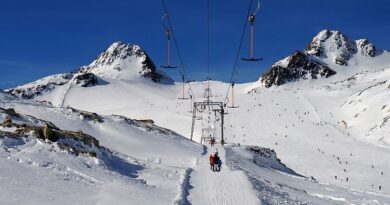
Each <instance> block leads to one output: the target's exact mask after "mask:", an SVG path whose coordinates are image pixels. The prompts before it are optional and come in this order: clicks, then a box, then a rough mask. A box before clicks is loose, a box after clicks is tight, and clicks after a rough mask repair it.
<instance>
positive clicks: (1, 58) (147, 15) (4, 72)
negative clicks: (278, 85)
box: [0, 0, 390, 89]
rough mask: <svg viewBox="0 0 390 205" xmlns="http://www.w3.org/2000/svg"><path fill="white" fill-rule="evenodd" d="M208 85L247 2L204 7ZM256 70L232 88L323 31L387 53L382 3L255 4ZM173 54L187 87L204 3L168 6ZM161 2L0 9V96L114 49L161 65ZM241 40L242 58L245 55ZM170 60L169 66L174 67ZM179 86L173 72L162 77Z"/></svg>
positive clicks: (217, 75)
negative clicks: (122, 47) (139, 51)
mask: <svg viewBox="0 0 390 205" xmlns="http://www.w3.org/2000/svg"><path fill="white" fill-rule="evenodd" d="M211 1H212V11H211V12H212V13H211V26H212V27H211V53H212V57H211V78H212V79H217V80H224V81H227V80H228V79H229V76H230V73H231V69H232V65H233V62H234V56H235V52H236V50H237V46H238V42H239V37H240V33H241V29H242V26H243V21H244V17H245V13H246V10H247V7H248V3H249V1H245V0H228V1H226V0H211ZM261 3H262V8H261V10H260V12H259V13H258V14H257V21H256V34H255V35H256V37H255V38H256V42H255V44H256V47H255V53H256V55H257V56H261V57H263V58H264V59H265V60H264V61H261V62H257V63H247V62H246V63H244V62H240V63H239V65H238V68H237V69H238V78H237V80H238V81H239V82H249V81H255V80H256V79H257V78H258V77H259V76H260V75H261V74H262V73H263V72H264V71H265V70H266V69H267V68H269V67H270V65H272V64H273V63H274V62H275V61H277V60H279V59H281V58H283V57H285V56H287V55H289V54H290V53H291V52H292V51H294V50H296V49H304V48H305V47H306V45H307V44H308V43H309V42H310V40H311V39H312V37H313V36H314V35H315V34H317V33H318V32H319V31H320V30H322V29H332V30H341V31H342V32H344V33H345V34H346V35H348V36H349V37H350V38H352V39H358V38H368V39H369V40H370V41H372V42H373V43H374V44H375V45H376V46H377V47H379V48H382V49H389V48H390V39H389V36H390V26H389V22H390V15H389V11H390V1H389V0H327V1H324V0H294V1H292V0H262V1H261ZM168 9H169V11H170V16H171V19H172V22H173V26H174V29H175V31H176V35H177V38H178V42H179V46H180V48H181V50H182V55H183V58H184V61H185V65H186V68H187V71H188V75H189V76H188V77H189V78H190V79H193V80H202V79H205V78H206V73H207V66H206V65H207V52H206V48H207V15H206V14H207V0H196V1H185V0H184V1H183V0H168ZM162 13H163V11H162V3H161V1H160V0H110V1H101V0H83V1H74V0H67V1H48V0H35V1H29V0H13V1H2V3H1V7H0V70H1V72H0V88H2V89H4V88H9V87H12V86H16V85H18V84H22V83H26V82H30V81H33V80H36V79H38V78H41V77H44V76H47V75H50V74H55V73H64V72H68V71H71V70H73V69H75V68H78V67H80V66H82V65H86V64H89V63H90V62H91V61H92V60H93V59H94V58H95V57H96V56H97V55H98V54H99V53H100V52H102V51H103V50H104V49H106V48H107V47H108V46H109V45H110V44H111V43H112V42H114V41H123V42H128V43H135V44H139V45H141V47H143V48H144V49H145V50H146V51H147V52H148V54H149V55H150V56H151V58H152V59H153V61H154V62H155V64H156V65H160V64H165V63H166V62H165V61H166V60H165V59H166V53H165V52H166V51H165V49H166V41H165V34H164V31H163V29H162V26H161V24H160V19H161V16H162ZM248 37H249V36H248V35H246V38H245V42H244V48H243V52H242V54H241V56H247V55H248V45H249V42H248V40H249V39H248ZM175 55H176V54H175V53H173V60H172V61H173V63H174V64H175V63H176V64H177V63H178V59H177V57H176V56H175ZM168 73H169V74H170V75H171V76H172V77H174V78H175V79H177V80H178V79H179V74H178V71H168Z"/></svg>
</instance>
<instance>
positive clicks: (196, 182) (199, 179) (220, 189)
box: [188, 146, 260, 205]
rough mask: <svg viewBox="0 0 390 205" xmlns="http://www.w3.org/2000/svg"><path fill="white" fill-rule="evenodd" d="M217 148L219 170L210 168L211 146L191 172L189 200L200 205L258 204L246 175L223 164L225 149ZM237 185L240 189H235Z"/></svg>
mask: <svg viewBox="0 0 390 205" xmlns="http://www.w3.org/2000/svg"><path fill="white" fill-rule="evenodd" d="M217 149H218V154H219V156H220V158H221V160H222V167H221V171H220V172H213V171H211V170H210V164H209V162H208V157H209V154H210V153H211V152H212V150H213V148H211V149H208V153H207V154H206V155H203V156H201V157H200V159H199V161H198V165H197V167H195V168H194V170H193V172H192V174H191V178H190V183H191V186H192V187H193V188H192V189H190V190H189V193H190V195H189V197H188V200H189V202H191V204H202V205H207V204H210V205H215V204H224V205H233V204H245V205H251V204H260V201H259V199H258V198H257V196H256V193H255V192H254V190H253V188H252V185H251V184H250V183H249V181H248V178H247V176H246V175H245V174H244V173H243V172H241V171H232V170H231V169H230V168H229V167H228V166H227V165H226V164H225V162H226V158H225V149H224V148H223V147H221V146H218V147H217ZM237 187H239V188H240V189H239V190H237Z"/></svg>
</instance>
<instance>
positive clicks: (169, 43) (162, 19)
mask: <svg viewBox="0 0 390 205" xmlns="http://www.w3.org/2000/svg"><path fill="white" fill-rule="evenodd" d="M167 16H168V14H167V13H165V14H164V15H163V17H162V18H161V24H162V26H163V27H164V30H165V34H166V35H167V40H168V44H167V45H168V46H167V50H168V51H167V55H168V56H167V61H168V62H167V65H162V66H160V67H162V68H166V69H174V68H177V66H172V65H171V29H169V28H168V26H166V25H165V23H164V19H165V18H167Z"/></svg>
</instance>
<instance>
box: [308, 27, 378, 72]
mask: <svg viewBox="0 0 390 205" xmlns="http://www.w3.org/2000/svg"><path fill="white" fill-rule="evenodd" d="M305 52H307V53H308V54H310V55H314V56H317V57H321V58H328V59H330V61H331V62H333V63H336V64H338V65H341V66H347V65H348V61H349V59H350V58H351V57H352V56H353V55H355V54H357V53H359V54H361V55H362V56H368V57H374V56H375V55H376V48H375V46H374V45H373V44H371V43H370V42H368V40H367V39H362V40H357V41H353V40H350V38H349V37H348V36H346V35H345V34H343V33H342V32H340V31H332V30H322V31H320V32H319V33H318V34H317V35H316V36H315V37H314V38H313V40H312V41H311V43H310V44H309V45H308V46H307V48H306V49H305Z"/></svg>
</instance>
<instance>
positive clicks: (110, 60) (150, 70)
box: [78, 41, 173, 83]
mask: <svg viewBox="0 0 390 205" xmlns="http://www.w3.org/2000/svg"><path fill="white" fill-rule="evenodd" d="M78 72H81V73H93V74H95V75H97V76H99V77H103V78H113V79H122V80H133V79H136V78H139V77H143V78H150V79H151V80H152V81H154V82H162V83H173V80H172V79H171V78H170V77H168V76H167V75H166V74H165V73H164V72H162V71H160V70H158V69H157V68H156V66H155V65H154V63H153V61H152V60H151V59H150V57H149V56H148V54H147V53H146V52H145V51H144V50H143V49H142V48H141V47H140V46H138V45H135V44H128V43H123V42H121V41H118V42H114V43H112V44H111V45H110V46H109V47H108V48H107V49H106V50H105V51H104V52H102V53H101V54H100V55H99V56H98V57H97V58H96V59H95V60H94V61H93V62H92V63H91V64H89V65H88V66H83V67H81V68H80V69H79V71H78Z"/></svg>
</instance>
